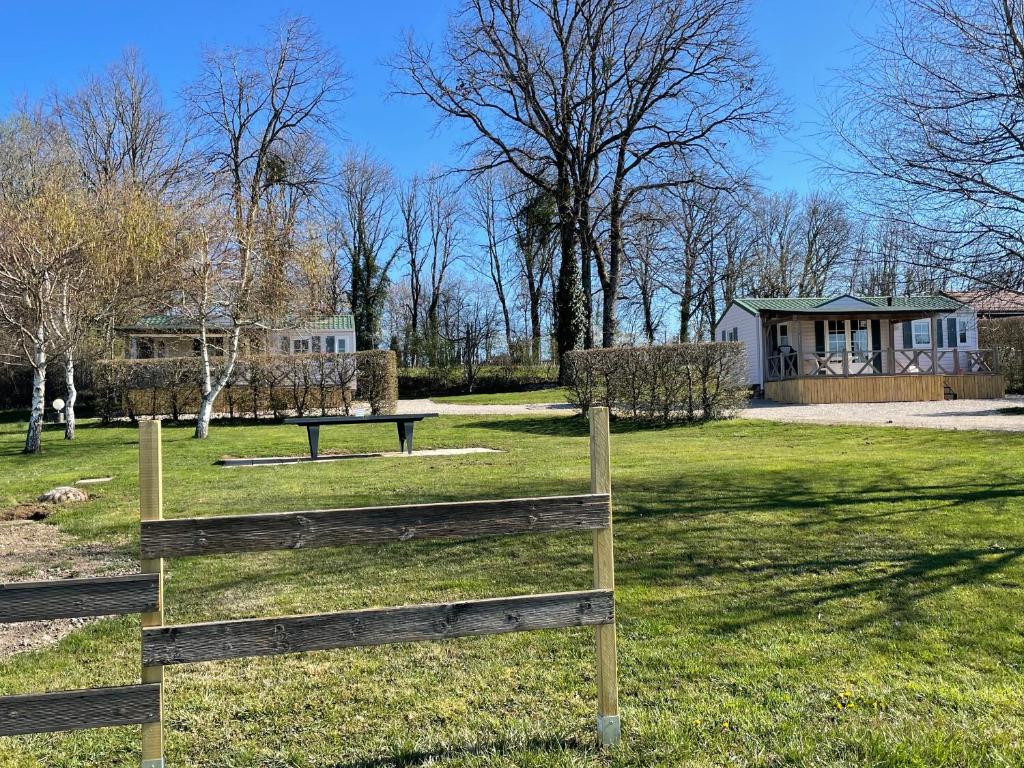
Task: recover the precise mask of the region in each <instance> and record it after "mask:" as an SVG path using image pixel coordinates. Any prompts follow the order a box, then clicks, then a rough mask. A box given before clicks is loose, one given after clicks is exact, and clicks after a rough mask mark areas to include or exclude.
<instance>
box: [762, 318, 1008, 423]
mask: <svg viewBox="0 0 1024 768" xmlns="http://www.w3.org/2000/svg"><path fill="white" fill-rule="evenodd" d="M760 336H761V341H762V344H763V357H762V359H763V361H764V370H763V376H764V392H765V396H766V397H768V398H769V399H772V400H776V401H779V402H790V403H840V402H890V401H910V400H941V399H943V398H956V397H961V398H992V397H1002V396H1003V394H1004V390H1005V384H1004V382H1003V377H1002V376H1000V375H999V372H998V360H997V358H996V353H995V351H994V350H990V349H978V348H977V347H976V328H971V327H970V326H969V323H968V321H967V320H966V319H965V318H962V317H958V316H957V315H955V314H951V313H950V312H949V311H948V310H947V311H944V312H940V311H921V310H908V309H907V308H905V307H900V308H897V307H873V308H871V310H860V309H859V308H858V309H855V310H854V309H852V308H844V309H843V310H841V311H839V310H836V311H822V310H821V309H817V308H816V309H814V310H810V311H807V312H788V313H781V312H766V313H763V314H762V317H761V334H760Z"/></svg>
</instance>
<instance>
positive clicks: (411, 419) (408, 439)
mask: <svg viewBox="0 0 1024 768" xmlns="http://www.w3.org/2000/svg"><path fill="white" fill-rule="evenodd" d="M434 416H437V414H436V413H402V414H394V415H390V416H302V417H299V418H294V419H285V420H284V423H285V424H298V425H299V426H302V427H305V428H306V434H307V435H308V437H309V455H310V456H311V457H313V458H314V459H316V458H317V457H318V456H319V455H320V427H322V426H324V425H327V424H380V423H392V424H395V425H397V426H398V450H399V451H405V452H406V453H409V454H411V453H412V431H413V427H414V426H415V424H416V422H417V421H422V420H423V419H427V418H431V417H434Z"/></svg>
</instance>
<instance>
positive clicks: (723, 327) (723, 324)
mask: <svg viewBox="0 0 1024 768" xmlns="http://www.w3.org/2000/svg"><path fill="white" fill-rule="evenodd" d="M760 328H761V320H760V318H759V317H758V316H756V315H752V314H750V313H749V312H747V311H746V310H745V309H742V308H740V307H738V306H736V305H735V304H732V305H730V307H729V308H728V309H727V310H726V311H725V314H723V315H722V319H721V320H719V321H718V325H716V326H715V341H725V340H726V339H727V338H728V334H729V333H730V332H732V331H736V337H737V340H738V341H740V342H742V343H743V346H744V349H745V351H746V358H747V384H749V385H750V386H752V387H754V386H757V387H759V386H761V385H762V384H763V383H764V366H763V364H762V362H761V355H762V345H761V331H760ZM723 333H724V334H726V337H725V338H723V336H722V334H723Z"/></svg>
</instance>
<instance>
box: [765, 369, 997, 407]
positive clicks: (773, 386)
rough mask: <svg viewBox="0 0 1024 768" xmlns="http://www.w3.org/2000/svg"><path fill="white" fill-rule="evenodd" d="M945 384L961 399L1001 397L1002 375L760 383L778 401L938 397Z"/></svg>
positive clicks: (825, 378)
mask: <svg viewBox="0 0 1024 768" xmlns="http://www.w3.org/2000/svg"><path fill="white" fill-rule="evenodd" d="M946 386H949V387H950V388H951V389H952V390H953V391H954V392H956V394H957V397H959V398H962V399H972V400H973V399H979V400H987V399H993V398H999V397H1003V395H1004V394H1005V392H1006V381H1005V379H1004V378H1003V377H1002V376H1000V375H997V374H965V375H960V376H945V375H941V374H940V375H931V374H914V375H906V376H848V377H842V376H834V377H833V376H815V377H803V378H799V379H786V380H783V381H769V382H767V383H766V384H765V385H764V392H765V397H766V398H768V399H769V400H774V401H776V402H779V403H797V404H800V405H810V404H815V403H893V402H911V401H920V400H942V399H943V398H944V397H945V387H946Z"/></svg>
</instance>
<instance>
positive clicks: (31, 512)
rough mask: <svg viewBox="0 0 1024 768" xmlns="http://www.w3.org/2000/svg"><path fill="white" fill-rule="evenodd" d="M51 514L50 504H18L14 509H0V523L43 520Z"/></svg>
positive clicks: (51, 507) (51, 506)
mask: <svg viewBox="0 0 1024 768" xmlns="http://www.w3.org/2000/svg"><path fill="white" fill-rule="evenodd" d="M52 514H53V505H51V504H18V505H17V506H15V507H8V508H7V509H0V523H6V522H10V521H12V520H45V519H46V518H48V517H49V516H50V515H52Z"/></svg>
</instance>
